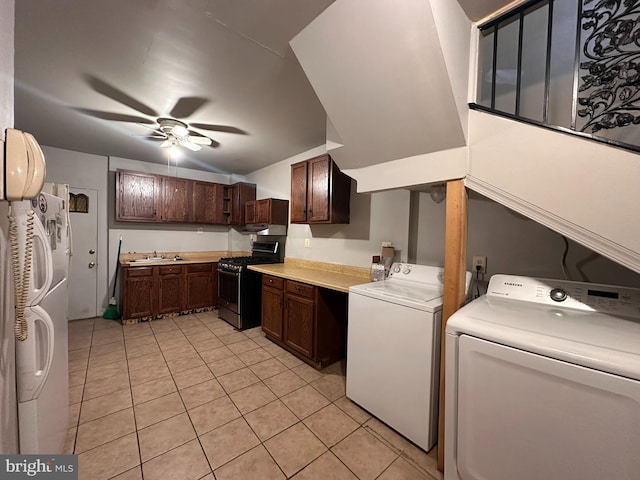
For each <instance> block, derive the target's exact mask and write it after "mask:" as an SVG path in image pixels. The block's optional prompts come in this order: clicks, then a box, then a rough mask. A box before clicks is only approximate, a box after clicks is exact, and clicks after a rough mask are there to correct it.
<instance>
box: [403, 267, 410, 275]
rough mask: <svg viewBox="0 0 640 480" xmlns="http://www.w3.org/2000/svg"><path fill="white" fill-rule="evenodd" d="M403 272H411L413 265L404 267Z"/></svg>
mask: <svg viewBox="0 0 640 480" xmlns="http://www.w3.org/2000/svg"><path fill="white" fill-rule="evenodd" d="M402 273H404V274H405V275H407V274H409V273H411V267H409V266H406V267H404V269H403V270H402Z"/></svg>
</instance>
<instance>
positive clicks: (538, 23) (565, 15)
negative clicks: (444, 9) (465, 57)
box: [471, 0, 640, 151]
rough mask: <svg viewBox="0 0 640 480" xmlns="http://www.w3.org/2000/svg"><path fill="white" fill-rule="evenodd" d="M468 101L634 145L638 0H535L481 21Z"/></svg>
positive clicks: (638, 114) (638, 146)
mask: <svg viewBox="0 0 640 480" xmlns="http://www.w3.org/2000/svg"><path fill="white" fill-rule="evenodd" d="M480 36H481V37H480V49H479V61H478V70H479V74H478V99H477V103H474V104H471V107H472V108H476V109H481V110H488V111H491V112H493V113H497V114H501V115H505V116H508V117H510V118H514V119H516V120H521V121H525V122H527V123H533V124H536V125H540V126H545V127H549V128H554V129H559V130H562V131H565V132H571V133H574V134H577V135H581V136H583V137H589V138H592V139H594V140H599V141H604V142H607V143H610V144H615V145H617V146H621V147H623V148H627V149H631V150H634V151H640V0H535V1H530V2H527V3H525V4H523V5H521V6H520V7H518V8H517V9H516V10H514V11H512V12H509V13H507V14H506V15H503V16H501V17H499V18H497V19H495V20H493V21H491V22H490V23H487V24H484V25H482V26H480Z"/></svg>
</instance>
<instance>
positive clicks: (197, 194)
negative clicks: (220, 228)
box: [191, 180, 225, 224]
mask: <svg viewBox="0 0 640 480" xmlns="http://www.w3.org/2000/svg"><path fill="white" fill-rule="evenodd" d="M224 188H225V185H222V184H221V183H211V182H201V181H198V180H196V181H194V182H193V194H192V208H191V212H192V214H191V221H192V222H194V223H210V224H223V223H224V215H223V209H224V199H223V197H224Z"/></svg>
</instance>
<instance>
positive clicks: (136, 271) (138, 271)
mask: <svg viewBox="0 0 640 480" xmlns="http://www.w3.org/2000/svg"><path fill="white" fill-rule="evenodd" d="M127 275H128V276H129V277H151V276H153V267H134V268H129V271H128V272H127Z"/></svg>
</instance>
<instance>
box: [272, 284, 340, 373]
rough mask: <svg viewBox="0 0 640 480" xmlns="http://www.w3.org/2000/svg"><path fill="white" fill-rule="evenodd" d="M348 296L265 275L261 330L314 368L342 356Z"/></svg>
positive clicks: (321, 366)
mask: <svg viewBox="0 0 640 480" xmlns="http://www.w3.org/2000/svg"><path fill="white" fill-rule="evenodd" d="M347 298H348V297H347V294H346V293H343V292H338V291H335V290H330V289H327V288H320V287H315V286H313V285H308V284H305V283H301V282H296V281H293V280H284V279H282V278H278V277H273V276H270V275H264V276H263V281H262V330H263V331H264V333H265V335H266V336H267V338H269V339H270V340H272V341H274V342H275V343H277V344H279V345H280V346H282V347H283V348H285V349H286V350H288V351H289V352H291V353H294V354H295V355H297V356H298V357H300V358H302V359H303V360H305V361H306V362H307V363H309V364H311V365H313V366H314V367H316V368H323V367H325V366H327V365H329V364H331V363H333V362H335V361H337V360H340V359H341V358H343V357H344V354H345V346H346V328H347Z"/></svg>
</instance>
